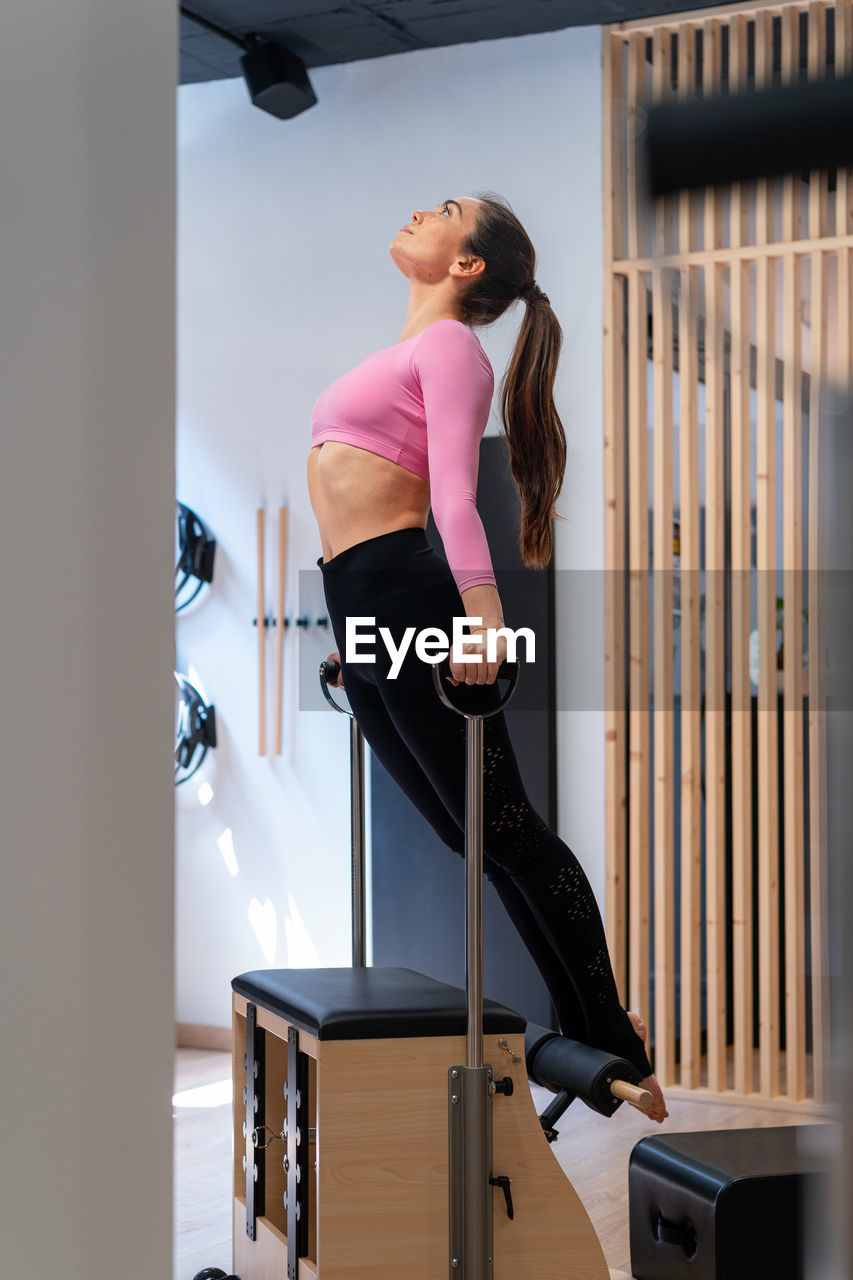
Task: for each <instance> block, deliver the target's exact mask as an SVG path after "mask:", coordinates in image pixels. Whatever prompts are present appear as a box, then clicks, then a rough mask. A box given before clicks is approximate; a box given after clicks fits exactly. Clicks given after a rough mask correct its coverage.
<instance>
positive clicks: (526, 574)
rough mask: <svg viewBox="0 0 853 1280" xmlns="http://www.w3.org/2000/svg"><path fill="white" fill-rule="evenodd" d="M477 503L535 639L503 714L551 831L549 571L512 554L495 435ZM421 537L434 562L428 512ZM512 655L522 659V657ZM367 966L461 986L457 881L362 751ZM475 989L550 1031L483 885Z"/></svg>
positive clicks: (425, 830) (508, 493)
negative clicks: (367, 828) (532, 657)
mask: <svg viewBox="0 0 853 1280" xmlns="http://www.w3.org/2000/svg"><path fill="white" fill-rule="evenodd" d="M477 508H478V510H479V512H480V516H481V518H482V520H483V525H484V527H485V530H486V536H487V538H488V540H489V548H490V550H491V553H492V562H493V565H494V570H495V577H496V578H497V581H498V590H499V592H500V597H501V603H502V605H503V608H504V618H505V620H506V623H507V625H508V626H512V627H516V628H517V627H521V626H529V627H531V628H532V629H533V631H534V632H535V635H536V661H535V663H534V664H532V665H530V664H525V665H524V668H523V671H522V677H521V679H520V680H519V685H518V691H517V693H516V694H515V695H514V697H513V699H512V701H511V702H510V704H509V706H508V708H507V711H506V713H505V714H506V717H507V724H508V725H509V730H510V734H511V736H512V743H513V747H514V750H515V754H516V757H517V759H518V765H519V769H520V770H521V776H522V778H523V779H524V783H525V787H526V789H527V794H528V796H529V797H530V801H531V803H532V805H533V807H534V808H535V809H536V810H537V812H538V813H540V814H541V815H542V817H543V818H544V819H545V821H546V822H548V824H549V825H550V826H551V827H552V828H553V827H555V826H556V809H557V804H556V767H557V762H556V680H555V659H554V586H555V583H554V571H553V566H549V567H548V568H547V569H538V570H536V569H525V568H524V566H523V565H522V562H521V556H520V553H519V549H518V530H519V514H520V513H519V501H518V494H517V491H516V489H515V486H514V484H513V481H512V477H511V475H510V472H509V462H508V456H507V446H506V441H505V439H504V437H503V436H500V437H497V436H488V437H486V438H485V439H484V440H483V442H482V446H481V450H480V471H479V485H478V489H477ZM427 534H428V537H429V539H430V542H431V544H432V545H433V546H434V547H435V549H436V550H437V551H438V552H439V554H440V555H441V556H442V557H444V552H443V548H442V544H441V539H440V538H439V536H438V532H437V530H436V528H435V525H434V524H433V521H432V517H430V522H429V525H428V528H427ZM522 657H523V654H522ZM371 776H372V786H371V812H372V819H371V821H372V831H373V843H372V858H373V894H372V909H373V963H374V964H376V965H403V966H406V967H407V968H411V969H416V970H418V971H419V972H420V973H425V974H427V975H428V976H429V977H432V978H437V979H439V980H440V981H443V982H450V983H453V984H454V985H455V986H459V987H464V985H465V878H464V864H463V860H462V858H461V857H460V856H459V855H458V854H457V853H454V852H453V851H452V850H451V849H448V848H447V846H446V845H444V844H443V843H442V842H441V840H439V838H438V836H437V835H436V834H435V832H434V831H433V830H432V828H431V827H430V825H429V824H428V823H427V822H426V820H425V819H424V818H423V817H422V816H421V814H420V813H419V812H418V810H417V809H415V807H414V805H413V804H412V803H411V801H410V800H409V799H408V797H407V796H406V795H404V794H403V792H402V791H401V790H400V788H399V787H398V786H397V784H396V783H395V782H394V781H393V780H392V779H391V778H390V777H389V775H388V774H387V772H386V771H385V769H384V768H383V767H382V765H381V764H380V763H379V761H378V760H377V759H376V757H375V756H373V757H372V758H371ZM484 902H485V907H484V920H485V992H486V995H487V996H488V997H489V998H491V999H493V1000H499V1001H501V1002H502V1003H504V1004H506V1005H508V1006H509V1008H511V1009H515V1010H517V1011H518V1012H519V1013H521V1014H523V1015H524V1016H525V1017H526V1018H527V1019H528V1020H529V1021H531V1022H536V1023H539V1024H540V1025H541V1026H550V1025H554V1026H556V1021H555V1020H554V1019H552V1006H551V1000H550V997H549V995H548V992H547V989H546V987H545V984H544V982H543V981H542V979H541V978H540V976H539V971H538V970H537V969H536V966H535V965H534V963H533V961H532V960H531V959H530V956H529V955H528V952H527V949H526V948H525V946H524V944H523V943H522V941H521V939H520V938H519V936H518V934H517V932H516V930H515V927H514V925H513V924H512V923H511V921H510V919H509V917H508V916H507V914H506V912H505V911H504V908H503V905H502V903H501V902H500V900H499V899H498V897H497V894H496V893H495V892H494V890H493V889H492V887H491V885H490V884H489V883H488V882H486V885H485V894H484Z"/></svg>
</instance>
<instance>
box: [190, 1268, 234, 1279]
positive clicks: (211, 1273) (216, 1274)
mask: <svg viewBox="0 0 853 1280" xmlns="http://www.w3.org/2000/svg"><path fill="white" fill-rule="evenodd" d="M193 1280H237V1277H236V1276H228V1275H226V1274H225V1272H224V1271H223V1270H222V1268H221V1267H205V1268H204V1270H203V1271H197V1272H196V1274H195V1275H194V1276H193Z"/></svg>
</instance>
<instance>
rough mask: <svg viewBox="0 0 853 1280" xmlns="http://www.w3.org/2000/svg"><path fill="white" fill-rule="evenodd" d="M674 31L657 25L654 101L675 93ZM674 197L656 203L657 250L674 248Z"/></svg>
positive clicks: (654, 53) (662, 197) (653, 48)
mask: <svg viewBox="0 0 853 1280" xmlns="http://www.w3.org/2000/svg"><path fill="white" fill-rule="evenodd" d="M671 77H672V33H671V31H670V30H669V28H668V27H656V28H655V31H654V34H653V36H652V96H653V98H654V101H655V102H666V101H667V100H668V99H669V98H670V97H671V94H672V80H671ZM675 200H676V197H675V196H673V195H668V196H661V197H659V198H658V199H657V201H656V203H655V246H654V250H655V254H656V255H657V256H660V255H662V254H666V253H674V252H675Z"/></svg>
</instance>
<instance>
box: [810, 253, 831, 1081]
mask: <svg viewBox="0 0 853 1280" xmlns="http://www.w3.org/2000/svg"><path fill="white" fill-rule="evenodd" d="M810 256H811V270H810V287H809V292H810V299H809V302H810V308H811V333H810V353H809V355H810V360H809V367H810V395H809V538H808V547H809V592H808V599H809V604H808V609H809V632H808V635H809V890H810V916H811V921H810V923H811V970H812V1043H813V1048H814V1097H815V1102H826V1101H827V1100H828V1099H829V1075H830V1072H829V1064H830V1054H829V945H828V912H829V894H828V886H827V865H826V859H827V843H826V708H825V688H824V659H823V644H824V641H823V621H822V590H821V588H822V581H823V572H824V568H823V548H822V547H821V545H820V527H821V526H820V489H819V481H820V466H821V456H820V455H821V451H820V403H821V389H822V382H823V375H824V368H825V360H826V320H825V317H826V274H827V273H826V255H825V254H824V253H822V252H821V251H820V250H816V251H815V252H814V253H812V254H811V255H810Z"/></svg>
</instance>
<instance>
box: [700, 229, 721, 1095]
mask: <svg viewBox="0 0 853 1280" xmlns="http://www.w3.org/2000/svg"><path fill="white" fill-rule="evenodd" d="M706 213H707V205H706ZM722 308H723V268H722V266H720V265H719V264H716V263H711V264H709V265H708V267H707V268H706V271H705V869H706V879H705V937H706V968H707V987H706V989H707V1003H708V1016H707V1027H708V1088H709V1089H711V1090H712V1092H714V1093H719V1092H721V1091H722V1090H724V1089H725V1088H726V633H725V625H726V591H725V565H726V562H725V516H726V508H725V474H724V443H725V439H724V436H725V423H724V409H723V317H722Z"/></svg>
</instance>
